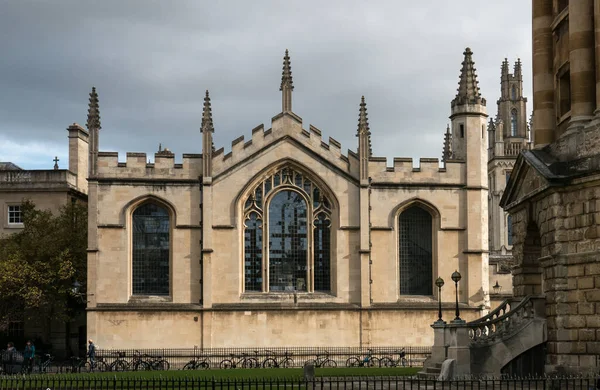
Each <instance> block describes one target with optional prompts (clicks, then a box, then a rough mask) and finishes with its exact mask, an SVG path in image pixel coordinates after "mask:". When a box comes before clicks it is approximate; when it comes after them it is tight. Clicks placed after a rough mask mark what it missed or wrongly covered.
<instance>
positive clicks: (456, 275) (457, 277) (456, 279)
mask: <svg viewBox="0 0 600 390" xmlns="http://www.w3.org/2000/svg"><path fill="white" fill-rule="evenodd" d="M460 279H461V276H460V273H459V272H458V271H454V272H453V273H452V280H453V281H454V288H455V289H456V318H455V319H454V321H462V320H461V319H460V311H459V310H458V282H459V281H460Z"/></svg>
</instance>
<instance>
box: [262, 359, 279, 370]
mask: <svg viewBox="0 0 600 390" xmlns="http://www.w3.org/2000/svg"><path fill="white" fill-rule="evenodd" d="M277 367H279V365H278V364H277V361H276V360H275V359H273V358H268V359H265V361H264V362H263V368H277Z"/></svg>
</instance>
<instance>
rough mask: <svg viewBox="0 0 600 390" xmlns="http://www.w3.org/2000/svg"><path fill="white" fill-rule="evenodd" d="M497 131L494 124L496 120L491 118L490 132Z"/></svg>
mask: <svg viewBox="0 0 600 390" xmlns="http://www.w3.org/2000/svg"><path fill="white" fill-rule="evenodd" d="M494 130H496V124H495V123H494V118H490V123H489V124H488V131H494Z"/></svg>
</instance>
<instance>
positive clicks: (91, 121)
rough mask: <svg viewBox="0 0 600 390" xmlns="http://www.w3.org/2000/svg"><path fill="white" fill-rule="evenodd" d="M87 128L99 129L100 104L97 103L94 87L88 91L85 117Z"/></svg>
mask: <svg viewBox="0 0 600 390" xmlns="http://www.w3.org/2000/svg"><path fill="white" fill-rule="evenodd" d="M87 128H88V130H90V131H91V130H92V129H96V130H100V129H101V128H102V126H101V125H100V106H99V104H98V94H97V93H96V87H92V92H91V93H90V102H89V106H88V119H87Z"/></svg>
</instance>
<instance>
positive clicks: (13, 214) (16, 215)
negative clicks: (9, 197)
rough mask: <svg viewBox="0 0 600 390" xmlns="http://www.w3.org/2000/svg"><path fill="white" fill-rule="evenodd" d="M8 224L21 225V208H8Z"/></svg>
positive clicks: (18, 206)
mask: <svg viewBox="0 0 600 390" xmlns="http://www.w3.org/2000/svg"><path fill="white" fill-rule="evenodd" d="M8 223H9V224H11V225H12V224H20V223H23V214H22V213H21V206H20V205H17V206H8Z"/></svg>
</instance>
